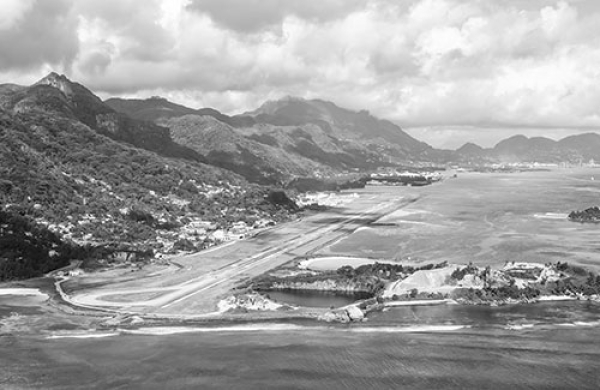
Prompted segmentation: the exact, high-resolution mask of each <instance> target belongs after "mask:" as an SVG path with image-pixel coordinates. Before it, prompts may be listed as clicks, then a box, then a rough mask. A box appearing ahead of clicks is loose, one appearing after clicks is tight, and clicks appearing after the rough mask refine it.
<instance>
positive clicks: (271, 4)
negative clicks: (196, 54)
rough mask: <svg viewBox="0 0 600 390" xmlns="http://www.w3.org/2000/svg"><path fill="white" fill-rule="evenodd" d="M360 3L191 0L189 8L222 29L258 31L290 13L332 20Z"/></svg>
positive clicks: (345, 0)
mask: <svg viewBox="0 0 600 390" xmlns="http://www.w3.org/2000/svg"><path fill="white" fill-rule="evenodd" d="M361 3H363V2H361V1H360V0H325V1H311V0H308V1H294V0H292V1H289V0H244V1H239V0H192V1H191V3H190V4H189V5H188V8H189V9H190V10H192V11H195V12H199V13H202V14H206V15H208V16H210V18H211V19H213V20H214V21H215V22H216V23H218V24H220V25H222V26H224V27H225V28H228V29H231V30H235V31H239V32H257V31H260V30H264V29H269V28H273V27H277V26H280V25H281V24H282V22H283V20H284V19H285V18H286V17H289V16H296V17H298V18H301V19H305V20H311V21H315V22H317V23H319V22H326V21H329V20H334V19H337V18H341V17H344V16H345V15H347V14H348V13H349V12H351V11H352V10H353V9H355V8H357V7H358V6H359V5H360V4H361ZM363 4H364V3H363Z"/></svg>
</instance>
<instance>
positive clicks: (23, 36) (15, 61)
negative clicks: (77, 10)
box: [0, 0, 79, 71]
mask: <svg viewBox="0 0 600 390" xmlns="http://www.w3.org/2000/svg"><path fill="white" fill-rule="evenodd" d="M2 14H3V16H2V17H0V53H2V55H0V71H14V70H32V69H35V68H36V67H40V66H43V65H45V64H52V65H55V66H57V67H61V68H64V67H68V66H69V64H71V62H72V61H73V59H74V58H75V56H76V55H77V52H78V47H79V41H78V39H77V35H76V34H75V30H76V26H77V18H76V15H74V14H73V13H72V12H71V2H70V1H68V0H30V1H28V0H25V1H20V0H19V1H11V0H8V1H6V0H4V1H3V3H2Z"/></svg>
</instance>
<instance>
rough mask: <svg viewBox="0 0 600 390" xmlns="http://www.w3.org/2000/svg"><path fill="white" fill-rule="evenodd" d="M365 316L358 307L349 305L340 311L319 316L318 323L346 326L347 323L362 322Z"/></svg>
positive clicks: (332, 311)
mask: <svg viewBox="0 0 600 390" xmlns="http://www.w3.org/2000/svg"><path fill="white" fill-rule="evenodd" d="M365 314H366V313H365V312H363V311H362V310H361V309H359V308H358V306H355V305H350V306H346V307H342V308H340V309H336V310H331V311H328V312H326V313H325V314H322V315H321V316H319V317H318V319H319V321H325V322H339V323H342V324H347V323H349V322H359V321H362V320H364V318H365Z"/></svg>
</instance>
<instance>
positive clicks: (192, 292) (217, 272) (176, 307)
mask: <svg viewBox="0 0 600 390" xmlns="http://www.w3.org/2000/svg"><path fill="white" fill-rule="evenodd" d="M363 195H364V196H362V197H361V198H360V199H357V201H355V202H353V203H352V204H350V205H348V206H347V207H345V208H343V209H341V210H335V211H333V212H331V213H328V212H324V213H319V214H316V215H312V216H310V217H307V218H305V219H304V220H301V221H294V222H291V223H289V224H286V225H282V226H280V227H277V228H274V229H272V230H270V231H268V232H265V233H263V234H261V235H259V236H257V237H254V238H252V239H248V240H244V241H238V242H236V243H234V244H231V245H228V246H223V247H222V248H214V249H213V250H211V251H207V252H199V253H197V254H193V255H189V256H184V257H180V258H177V259H174V261H175V262H177V263H178V264H179V265H180V266H181V267H182V269H181V270H179V271H175V272H170V273H165V274H164V275H161V276H160V278H151V277H148V276H146V277H142V278H139V279H133V280H128V281H125V282H122V283H110V280H106V281H105V284H104V285H102V286H98V287H94V288H87V289H78V283H79V282H82V283H85V276H84V277H74V278H70V279H69V280H68V281H66V282H63V283H57V286H58V288H60V289H62V288H63V286H64V285H65V284H67V285H68V290H69V293H68V294H63V298H64V299H65V300H66V301H67V302H69V303H70V304H72V305H75V306H81V307H84V308H101V309H105V310H108V311H114V312H124V313H139V314H142V315H148V316H165V317H169V316H190V317H193V316H203V315H207V314H211V313H215V311H216V310H217V303H218V302H219V300H220V298H223V297H224V296H225V295H227V293H228V292H229V291H231V290H232V289H233V288H235V287H236V286H237V285H238V284H239V283H240V282H241V281H242V280H244V279H250V278H252V277H255V276H257V275H260V274H262V273H264V272H266V271H268V270H270V269H272V268H274V267H277V266H279V265H281V264H284V263H286V262H289V261H290V260H292V259H294V258H296V257H298V256H303V255H305V254H306V253H308V252H310V251H311V250H313V249H314V248H316V247H319V246H321V245H324V244H325V243H328V242H330V241H332V240H335V239H338V238H340V237H342V236H345V235H347V234H349V233H351V232H352V231H354V230H355V229H356V228H358V227H359V226H362V225H364V224H366V223H370V222H372V221H375V220H377V219H379V218H380V217H381V216H383V215H385V214H387V213H389V212H392V211H394V210H397V209H398V208H400V207H402V205H403V204H405V200H403V199H394V200H389V199H385V198H383V199H382V198H380V197H379V196H378V195H377V194H374V195H369V194H363ZM340 214H341V215H340Z"/></svg>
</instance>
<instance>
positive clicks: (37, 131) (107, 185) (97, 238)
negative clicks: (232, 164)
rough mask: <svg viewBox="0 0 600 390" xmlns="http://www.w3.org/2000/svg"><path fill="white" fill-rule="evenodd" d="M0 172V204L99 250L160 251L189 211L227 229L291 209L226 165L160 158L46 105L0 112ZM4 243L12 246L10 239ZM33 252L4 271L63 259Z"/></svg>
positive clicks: (285, 215) (278, 217) (279, 217)
mask: <svg viewBox="0 0 600 390" xmlns="http://www.w3.org/2000/svg"><path fill="white" fill-rule="evenodd" d="M0 178H2V179H1V180H0V210H3V211H5V212H7V213H10V214H11V215H21V216H23V217H25V218H27V219H28V220H29V221H36V223H37V224H38V225H39V226H42V225H43V226H45V229H47V230H48V231H51V232H54V234H56V236H57V237H60V238H61V239H62V240H68V241H70V242H74V243H77V245H81V246H85V245H86V244H90V245H91V246H92V247H94V248H95V247H100V248H104V249H103V251H104V252H110V251H119V252H120V251H132V252H134V253H146V254H147V253H151V252H153V251H157V250H158V251H160V250H162V249H163V242H162V241H160V240H158V237H157V232H158V231H164V232H167V231H173V235H175V233H176V231H177V229H179V228H180V227H181V226H182V224H183V223H185V222H186V221H190V220H203V221H207V222H211V223H214V224H215V226H216V228H219V227H221V228H227V227H229V226H230V225H231V224H233V223H234V222H238V221H244V222H246V223H248V224H249V225H252V223H254V222H255V221H259V220H261V219H266V220H270V221H274V222H280V221H285V220H287V219H289V218H290V215H291V213H293V212H295V208H294V207H293V205H292V203H293V202H291V201H290V200H289V198H287V196H285V197H284V194H283V195H282V194H279V195H276V193H275V194H274V193H272V192H271V190H270V189H268V188H265V187H260V186H258V185H251V184H248V183H247V182H246V181H245V180H244V179H243V178H241V177H239V176H237V175H235V174H233V173H231V172H228V171H224V170H221V169H218V168H215V167H211V166H208V165H205V164H202V163H200V162H195V161H187V160H182V159H173V158H167V157H163V156H160V155H157V154H155V153H153V152H149V151H146V150H143V149H138V148H136V147H133V146H130V145H128V144H125V143H120V142H116V141H114V140H112V139H110V138H107V137H105V136H103V135H101V134H98V133H97V132H96V131H94V130H93V129H90V128H89V127H87V126H85V125H83V124H81V123H80V122H79V121H76V120H73V119H70V118H68V117H62V116H58V115H47V114H44V113H35V112H28V113H22V114H16V115H11V114H8V113H4V112H2V111H0ZM286 199H287V201H286ZM290 202H291V203H290ZM174 241H176V240H174ZM8 242H9V243H10V245H11V247H14V246H15V245H16V244H14V239H13V238H9V239H8ZM36 245H37V244H36ZM38 246H39V245H38ZM38 246H34V247H36V248H37V247H38ZM203 246H204V245H203V244H202V243H200V244H199V245H198V247H203ZM188 247H189V245H183V246H182V245H179V246H178V247H177V248H188ZM32 248H33V247H32ZM32 250H33V249H32ZM23 253H25V252H23ZM17 257H18V256H17ZM143 257H144V256H137V258H143ZM11 258H16V255H15V256H13V255H12V254H11ZM31 261H34V262H37V263H40V265H39V266H35V267H33V266H30V265H24V266H19V267H21V268H19V270H16V271H15V270H12V268H11V267H13V265H10V266H7V265H6V264H4V266H5V268H6V267H8V268H6V270H5V271H4V273H3V275H5V276H4V277H9V278H16V277H29V276H32V275H37V274H40V273H44V272H47V271H49V270H50V269H52V268H53V267H58V266H62V265H63V264H64V261H63V260H62V258H61V259H59V258H54V257H52V258H51V259H50V258H47V257H44V256H42V255H39V254H38V255H35V256H34V257H32V260H31ZM11 264H16V263H14V262H13V263H11ZM32 267H33V268H32ZM9 268H10V269H9ZM30 268H31V269H33V271H31V272H30V271H29V269H30Z"/></svg>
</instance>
